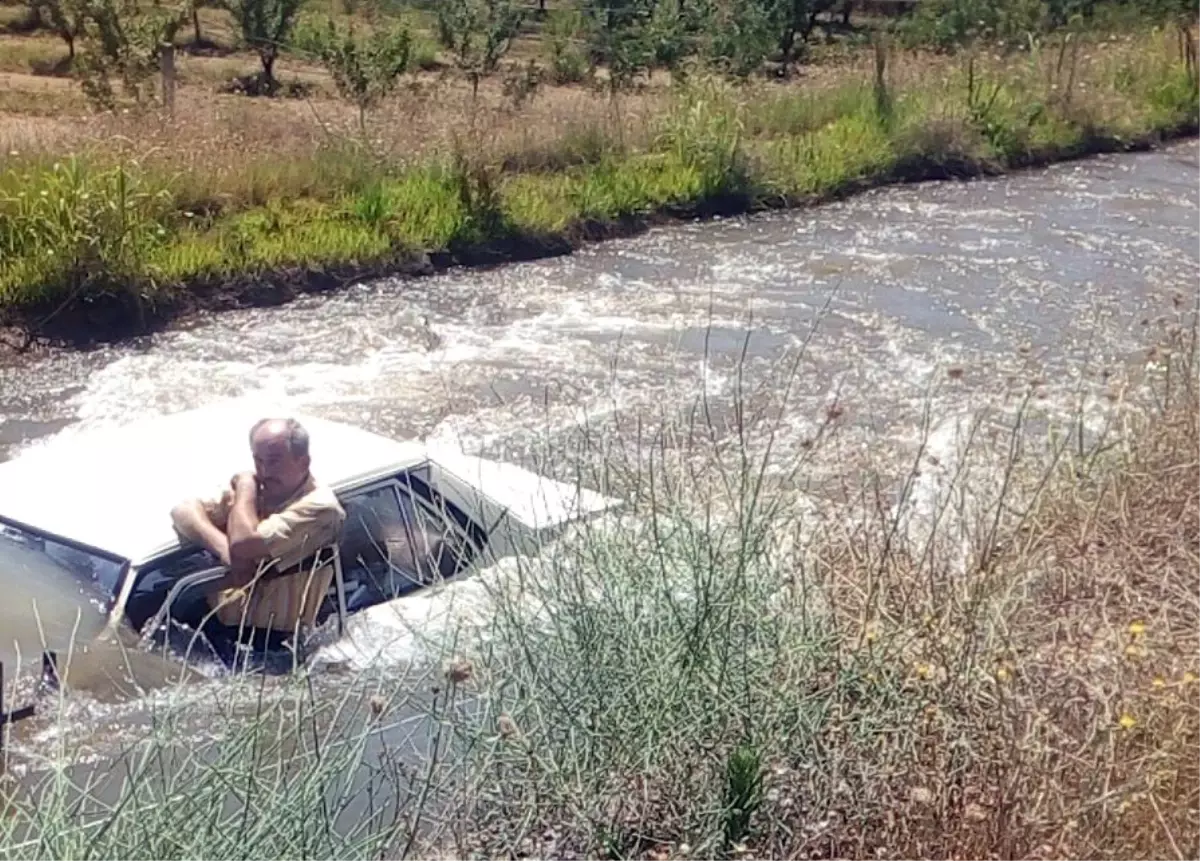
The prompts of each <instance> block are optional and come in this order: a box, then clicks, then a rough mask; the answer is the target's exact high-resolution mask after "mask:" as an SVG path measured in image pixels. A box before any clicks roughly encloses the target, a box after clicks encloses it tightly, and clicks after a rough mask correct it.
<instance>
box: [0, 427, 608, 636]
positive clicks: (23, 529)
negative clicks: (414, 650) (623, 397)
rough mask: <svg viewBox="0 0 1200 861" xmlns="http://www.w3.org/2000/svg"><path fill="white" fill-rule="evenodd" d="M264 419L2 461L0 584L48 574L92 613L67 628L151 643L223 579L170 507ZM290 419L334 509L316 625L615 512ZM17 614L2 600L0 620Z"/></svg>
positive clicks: (46, 447) (43, 449)
mask: <svg viewBox="0 0 1200 861" xmlns="http://www.w3.org/2000/svg"><path fill="white" fill-rule="evenodd" d="M276 412H278V411H272V410H270V409H268V408H261V407H254V408H250V407H247V406H246V405H244V404H237V405H219V406H211V407H205V408H201V409H197V410H190V411H186V412H181V413H175V414H171V415H167V416H163V417H158V418H153V419H148V420H142V421H138V422H135V423H132V424H128V425H123V426H120V427H113V428H105V429H102V430H92V431H86V432H79V433H72V432H64V433H62V434H60V435H59V436H58V437H55V438H53V439H51V440H50V441H49V442H46V443H44V444H41V445H37V446H35V447H31V448H28V449H26V450H25V451H23V452H22V453H20V455H19V456H18V457H17V458H15V459H13V460H11V461H9V462H7V463H3V464H0V567H6V568H7V569H8V570H6V571H5V572H4V576H5V577H13V578H16V580H15V582H20V579H21V578H22V577H26V578H31V577H32V578H38V579H39V582H44V581H45V578H46V576H47V574H46V571H47V570H52V571H53V576H55V577H57V578H59V579H64V580H66V581H67V582H70V583H71V584H72V585H73V586H74V587H75V588H76V589H77V590H78V593H79V594H80V595H81V596H82V597H83V598H84V601H83V605H84V606H85V607H86V608H88V612H90V613H93V614H94V615H92V616H91V617H90V618H87V619H83V620H82V624H81V625H80V624H78V623H76V622H75V621H74V620H71V621H70V624H72V625H73V626H74V627H76V628H78V629H82V630H89V629H94V630H96V631H99V630H117V629H124V630H125V632H126V633H128V632H132V633H134V634H136V635H137V637H138V638H139V639H140V640H142V641H144V642H145V641H162V638H163V637H165V636H166V635H167V634H168V633H169V631H170V630H171V629H172V627H173V626H178V624H179V620H180V619H186V618H187V617H188V613H187V612H185V609H186V608H187V607H188V606H189V605H192V606H194V602H196V601H198V600H203V588H202V587H203V585H204V584H205V583H207V582H209V581H211V580H213V579H215V578H217V577H220V576H221V575H222V574H223V573H224V568H222V567H221V566H220V564H219V562H218V561H217V560H216V558H215V557H214V556H212V555H211V554H210V553H209V552H208V551H207V550H205V549H203V548H201V547H198V546H195V545H191V544H186V543H182V542H181V539H180V537H179V535H178V534H177V533H176V531H175V529H174V527H173V525H172V522H171V514H170V512H171V509H172V507H173V506H174V505H175V504H176V503H178V502H179V501H181V500H183V499H185V498H187V497H194V496H208V495H211V494H212V493H213V491H214V489H216V488H220V487H221V486H222V485H223V483H225V482H227V481H228V478H229V476H231V475H233V474H234V473H236V472H238V471H242V470H245V469H248V468H250V467H251V463H250V450H249V430H250V427H251V425H252V424H253V423H254V421H255V420H256V419H258V418H260V417H262V416H263V415H274V414H276ZM295 417H296V418H297V419H299V420H300V422H301V423H302V424H303V425H304V426H305V428H306V429H307V430H308V432H309V437H310V452H311V456H312V469H313V474H314V475H315V476H316V477H317V478H318V480H320V481H323V482H325V483H327V484H329V485H330V486H331V487H332V488H333V489H334V491H335V492H336V493H337V495H338V498H339V499H340V501H341V503H342V505H343V507H344V508H345V510H346V515H347V517H346V523H345V526H344V528H343V530H342V533H341V536H340V537H339V541H338V544H337V546H330V547H327V548H323V549H322V551H321V553H323V554H325V555H326V557H327V558H329V559H331V560H332V561H333V562H334V571H335V576H334V580H333V583H332V585H331V586H330V589H329V593H328V595H327V596H326V598H325V601H324V603H323V605H322V607H321V610H320V614H319V616H318V621H317V624H318V626H322V625H324V623H327V622H330V621H334V620H336V623H337V625H338V626H339V630H340V627H341V626H342V625H344V623H345V620H346V618H347V617H348V616H349V615H351V614H354V613H357V612H359V611H362V610H364V609H366V608H368V607H371V606H374V605H376V604H380V603H382V602H385V601H391V600H393V599H395V598H398V597H400V596H402V595H405V594H406V593H408V592H411V591H413V590H415V589H419V588H422V587H425V586H428V585H430V584H432V583H435V582H441V581H444V580H448V579H452V578H458V577H462V576H464V575H465V574H467V573H468V572H470V571H471V570H473V569H475V568H477V567H478V566H479V565H480V563H481V562H484V560H487V561H491V560H494V559H496V558H499V557H502V556H505V555H509V554H512V553H520V552H527V551H528V550H530V549H531V548H533V547H535V546H536V545H537V544H538V543H540V542H541V541H543V540H545V539H546V537H547V536H548V534H550V533H554V532H556V531H558V530H559V529H560V528H561V527H563V526H564V525H566V524H568V523H570V522H572V521H574V520H577V519H579V518H581V517H586V516H588V515H591V514H596V513H599V512H602V511H604V510H607V509H610V508H612V507H614V506H615V505H617V501H616V500H614V499H611V498H608V497H605V496H602V495H600V494H598V493H595V492H593V491H589V490H585V489H582V488H579V487H576V486H573V485H570V484H566V483H563V482H558V481H552V480H550V479H547V478H544V477H542V476H539V475H536V474H534V473H532V472H530V471H528V470H525V469H522V468H520V467H517V466H514V465H511V464H505V463H498V462H495V461H489V460H485V459H482V458H477V457H471V456H467V455H465V454H463V453H462V452H460V451H457V450H455V449H451V448H446V447H431V446H427V445H426V444H423V443H419V442H397V441H395V440H392V439H388V438H386V437H383V436H380V435H378V434H375V433H371V432H368V431H366V430H362V429H360V428H356V427H353V426H350V425H346V424H341V423H338V422H332V421H328V420H324V419H319V418H315V417H312V416H304V415H298V416H295ZM14 566H16V567H18V568H22V567H23V568H24V569H26V570H23V571H12V570H11V569H12V568H13V567H14ZM43 600H44V599H43ZM31 603H32V602H31ZM34 609H35V608H33V607H30V608H29V613H30V614H31V615H32V613H33V612H34ZM47 610H50V611H52V610H53V608H46V607H44V605H43V607H42V608H41V613H43V614H45V613H46V611H47ZM24 613H25V608H23V607H21V606H15V607H14V606H11V605H10V607H9V608H8V613H7V616H6V615H5V614H0V620H2V619H4V618H6V617H7V618H9V619H10V620H11V619H14V618H21V617H23V614H24ZM49 615H50V616H51V617H53V616H54V613H53V612H50V613H49ZM73 615H76V614H73ZM59 621H60V624H61V623H63V622H62V620H61V619H60V620H59ZM11 639H12V636H11V632H8V631H3V630H0V640H2V641H9V642H11ZM222 645H223V644H213V646H214V648H215V651H216V653H217V654H219V655H223V656H224V655H228V654H229V651H228V649H227V648H222V647H221V646H222ZM224 645H226V646H227V645H228V644H224Z"/></svg>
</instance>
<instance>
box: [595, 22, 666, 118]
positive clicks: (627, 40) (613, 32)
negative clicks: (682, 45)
mask: <svg viewBox="0 0 1200 861" xmlns="http://www.w3.org/2000/svg"><path fill="white" fill-rule="evenodd" d="M653 14H654V0H600V2H598V3H596V4H595V5H593V6H591V7H590V8H589V15H590V18H591V24H592V26H591V28H590V29H591V37H590V38H589V40H588V42H589V47H590V49H591V53H592V63H593V64H603V65H604V66H605V67H606V68H607V69H608V91H609V94H610V95H611V96H614V97H615V95H616V94H617V93H618V92H621V91H623V90H625V89H628V88H629V87H630V86H632V84H633V81H634V79H635V78H636V77H637V76H638V74H639V73H641V72H644V71H646V70H647V69H649V68H650V65H651V64H652V63H653V61H654V54H655V51H654V44H653V41H652V38H653V33H652V30H651V27H650V22H651V19H652V16H653Z"/></svg>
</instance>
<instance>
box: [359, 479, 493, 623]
mask: <svg viewBox="0 0 1200 861" xmlns="http://www.w3.org/2000/svg"><path fill="white" fill-rule="evenodd" d="M431 472H432V470H431V465H430V462H429V461H424V462H422V463H421V464H418V465H417V466H412V467H404V468H401V469H398V470H395V471H393V472H391V473H390V474H388V475H386V476H382V477H375V478H373V479H371V480H369V481H366V482H363V483H361V484H359V485H357V486H355V487H352V488H347V489H345V490H343V491H341V492H339V493H338V498H339V501H340V502H341V504H342V505H343V507H346V508H348V507H349V506H350V505H351V504H352V503H353V502H354V501H355V500H357V499H362V498H365V497H367V496H369V495H371V494H374V493H378V492H379V491H380V490H384V489H390V490H391V492H392V497H393V499H394V500H395V503H396V510H397V512H399V513H400V515H401V517H402V518H403V521H404V530H405V532H406V534H407V537H408V539H409V542H410V543H413V544H414V546H415V541H414V531H413V528H414V526H415V525H416V524H414V523H413V522H411V521H412V518H413V517H414V516H415V517H417V518H422V517H424V518H428V519H429V520H430V521H432V522H433V523H436V524H440V533H439V534H441V535H453V536H454V538H455V540H457V541H462V542H465V543H466V544H467V545H469V547H470V550H471V557H470V558H471V559H472V560H473V559H475V558H477V557H478V556H479V555H480V554H481V553H482V552H483V549H484V547H485V546H486V545H487V541H486V533H484V531H483V528H482V527H481V526H480V525H479V524H478V523H477V522H476V521H475V520H474V519H473V518H472V517H470V515H468V514H467V513H466V512H464V511H463V510H462V509H461V508H460V507H459V506H458V505H456V504H455V503H453V502H451V501H449V500H448V499H445V497H444V496H442V495H441V494H439V493H438V492H437V490H435V489H434V488H433V486H432V482H431V480H430V479H431ZM405 498H406V499H407V500H408V501H409V502H408V505H406V504H405V503H404V501H403V500H404V499H405ZM439 505H441V506H443V507H444V509H445V513H443V511H441V510H439V508H438V506H439ZM410 507H411V509H412V511H413V513H411V514H410V513H409V512H408V509H409V508H410ZM339 544H340V539H339ZM339 549H341V548H340V547H339ZM471 564H472V563H471V562H470V561H468V562H467V563H465V564H464V565H461V566H459V567H457V568H456V570H455V571H454V574H453V575H452V576H451V577H450V578H447V579H457V578H458V576H459V575H460V574H462V573H463V571H465V570H467V569H468V568H469V567H470V565H471ZM397 567H401V566H397ZM404 573H405V574H406V575H407V576H411V577H413V578H414V579H415V578H418V577H419V576H420V573H421V572H420V571H407V570H405V571H404ZM346 574H347V572H346V566H345V565H344V564H343V565H342V575H343V576H342V582H343V586H344V585H345V582H346ZM394 599H395V596H394V597H392V598H383V599H381V600H379V601H375V602H372V603H370V604H367V605H365V606H364V607H362V608H360V609H359V610H356V611H355V612H361V611H362V610H365V609H368V608H370V607H373V606H377V605H379V604H382V603H386V602H387V601H390V600H394ZM347 615H349V614H348V613H347Z"/></svg>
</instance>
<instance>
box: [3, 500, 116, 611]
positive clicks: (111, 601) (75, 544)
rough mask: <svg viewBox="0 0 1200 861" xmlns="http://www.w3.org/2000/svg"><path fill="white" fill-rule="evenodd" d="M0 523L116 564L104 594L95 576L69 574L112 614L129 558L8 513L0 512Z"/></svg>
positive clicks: (53, 560) (72, 572)
mask: <svg viewBox="0 0 1200 861" xmlns="http://www.w3.org/2000/svg"><path fill="white" fill-rule="evenodd" d="M0 525H4V526H7V527H9V528H10V529H14V530H16V531H17V532H25V533H28V534H29V535H33V536H35V537H37V538H40V539H41V540H42V541H52V542H54V543H56V544H61V545H63V546H64V547H67V548H69V549H71V550H75V551H77V552H79V553H83V554H85V555H88V556H95V557H96V558H98V559H101V560H103V561H105V562H110V563H114V564H116V565H117V576H116V580H115V582H114V584H113V590H112V592H111V593H108V594H105V592H106V590H105V589H104V588H103V587H101V586H100V584H99V583H98V582H97V581H96V579H95V578H84V577H83V576H81V575H80V574H79V573H78V572H76V571H70V573H71V575H72V576H73V577H75V579H76V580H78V581H79V582H80V583H83V584H86V585H89V586H91V588H92V590H93V591H94V592H95V593H97V594H101V595H103V605H104V615H105V616H106V617H107V616H110V615H111V614H112V612H113V609H114V607H115V606H116V603H117V600H118V599H119V597H120V595H121V592H122V591H123V590H124V586H125V580H126V578H128V577H129V572H130V570H131V563H130V560H129V558H128V557H126V556H121V555H120V554H117V553H112V552H111V551H108V550H101V549H100V548H99V547H95V546H93V545H91V544H87V543H85V542H83V541H76V540H75V539H73V538H68V537H66V536H65V535H59V534H57V533H54V532H50V531H48V530H45V529H38V528H37V527H35V526H30V525H29V524H28V523H25V522H23V521H21V520H18V519H17V518H15V517H9V516H8V515H4V514H0ZM43 552H45V551H43ZM47 558H49V559H50V560H51V561H52V562H55V563H56V564H59V565H61V564H62V563H59V562H57V560H55V559H54V557H52V556H47ZM63 567H64V568H66V567H67V566H63ZM68 570H70V569H68Z"/></svg>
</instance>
